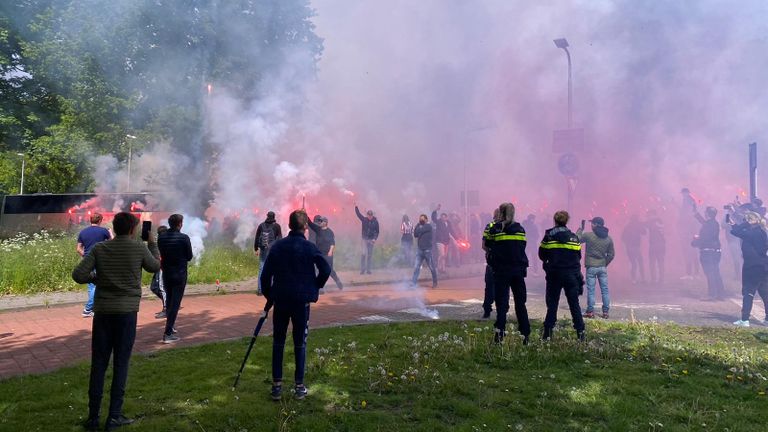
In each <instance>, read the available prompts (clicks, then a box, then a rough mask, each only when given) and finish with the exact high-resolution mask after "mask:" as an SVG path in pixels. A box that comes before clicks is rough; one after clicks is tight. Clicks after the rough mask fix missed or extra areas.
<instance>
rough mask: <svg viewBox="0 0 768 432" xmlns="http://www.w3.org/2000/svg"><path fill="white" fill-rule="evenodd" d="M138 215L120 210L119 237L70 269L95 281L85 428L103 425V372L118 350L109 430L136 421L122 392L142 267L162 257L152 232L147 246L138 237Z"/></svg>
mask: <svg viewBox="0 0 768 432" xmlns="http://www.w3.org/2000/svg"><path fill="white" fill-rule="evenodd" d="M138 223H139V220H138V219H137V218H136V217H135V216H133V215H132V214H130V213H124V212H123V213H118V214H116V215H115V218H114V220H113V222H112V226H113V228H114V230H115V238H114V239H112V240H108V241H104V242H101V243H98V244H96V245H95V246H93V249H92V250H91V251H90V253H88V254H86V255H85V256H84V257H83V259H82V260H81V261H80V263H79V264H78V265H77V267H75V269H74V270H73V271H72V279H74V280H75V282H77V283H96V284H97V285H98V287H99V289H98V290H96V296H95V298H94V306H93V311H94V316H93V332H92V336H91V374H90V382H89V385H88V420H86V423H85V425H84V426H85V428H86V430H97V429H98V428H99V411H100V410H101V396H102V393H103V391H104V375H105V374H106V372H107V367H109V359H110V357H111V356H112V355H114V361H113V374H112V387H111V389H110V400H109V417H108V418H107V422H106V426H105V428H106V430H112V429H114V428H117V427H120V426H124V425H128V424H131V423H133V420H132V419H129V418H126V417H125V416H124V415H123V413H122V410H123V396H124V394H125V383H126V381H127V379H128V363H129V362H130V358H131V351H132V349H133V343H134V341H135V339H136V315H137V312H138V311H139V300H140V299H141V270H142V269H144V270H146V271H148V272H152V273H154V272H157V271H158V270H160V261H158V260H157V258H156V257H158V256H159V254H158V251H157V245H156V244H155V242H154V240H153V239H152V238H151V237H150V238H148V242H147V244H146V245H145V244H144V243H142V242H140V241H138V240H137V239H136V238H135V237H134V233H135V231H136V227H137V226H138Z"/></svg>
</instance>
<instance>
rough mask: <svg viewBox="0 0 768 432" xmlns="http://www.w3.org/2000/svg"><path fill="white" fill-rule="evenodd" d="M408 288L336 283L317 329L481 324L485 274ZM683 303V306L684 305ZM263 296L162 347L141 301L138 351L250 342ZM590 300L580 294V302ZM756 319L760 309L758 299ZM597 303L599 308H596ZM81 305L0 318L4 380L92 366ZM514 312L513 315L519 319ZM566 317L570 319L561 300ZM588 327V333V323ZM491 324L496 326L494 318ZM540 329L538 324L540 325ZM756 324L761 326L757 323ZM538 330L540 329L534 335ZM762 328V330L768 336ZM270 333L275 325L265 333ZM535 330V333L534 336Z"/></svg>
mask: <svg viewBox="0 0 768 432" xmlns="http://www.w3.org/2000/svg"><path fill="white" fill-rule="evenodd" d="M527 284H528V301H527V306H528V310H529V315H530V316H531V319H534V320H538V321H539V322H540V320H541V319H542V318H543V316H544V312H545V306H544V296H543V292H544V281H543V278H541V277H529V278H528V279H527ZM422 286H423V287H424V288H419V289H415V290H413V289H408V288H406V285H405V284H402V283H396V284H372V285H358V286H352V287H348V288H345V289H344V290H343V291H338V290H336V288H335V287H333V286H332V284H331V286H330V287H328V288H327V293H326V294H324V295H323V296H321V298H320V301H319V302H318V303H317V304H316V305H313V306H312V318H311V326H312V327H323V326H340V325H356V324H364V323H373V322H389V321H413V320H426V319H431V318H434V316H433V314H434V313H435V312H437V314H439V317H440V319H479V318H480V314H481V306H480V303H482V300H481V299H482V296H483V288H482V287H483V281H482V278H481V277H479V276H475V277H470V278H463V279H460V278H456V279H449V280H443V281H441V282H440V286H439V287H438V288H437V289H431V288H427V287H428V286H429V283H423V284H422ZM612 296H613V298H614V304H613V307H612V309H611V319H612V320H629V319H637V320H654V321H660V322H664V321H673V322H677V323H682V324H691V325H712V326H727V325H731V324H730V323H731V322H732V321H733V320H734V319H736V317H737V316H738V313H739V310H740V304H741V303H740V302H741V300H740V299H737V298H735V297H734V298H731V299H728V300H727V301H720V302H706V301H700V300H696V299H694V298H690V297H688V298H686V297H681V296H680V294H677V295H676V296H673V295H672V294H670V293H668V292H667V291H663V292H662V291H659V292H652V291H649V290H645V291H642V292H640V291H637V290H635V289H632V290H626V291H621V290H615V291H613V292H612ZM681 300H683V302H682V303H681ZM264 302H265V301H264V298H263V297H260V296H256V295H255V294H253V293H232V294H226V295H216V294H209V295H198V296H190V297H185V300H184V304H183V309H182V310H181V312H180V313H179V318H178V323H177V328H178V330H179V335H180V337H181V338H182V340H181V341H180V342H178V343H176V344H173V345H164V344H162V343H160V340H161V338H162V333H163V328H164V324H165V321H164V320H158V319H155V318H154V314H155V312H157V311H159V310H160V303H159V301H158V300H156V299H154V298H149V299H145V300H144V301H142V304H141V310H140V312H139V324H138V332H137V337H136V345H135V352H137V353H148V352H154V351H159V350H163V349H169V348H171V347H176V346H189V345H195V344H203V343H207V342H211V341H217V340H226V339H233V338H242V337H248V336H250V335H251V334H252V332H253V327H254V325H255V324H256V321H257V319H258V313H259V311H260V310H261V309H262V308H263V306H264ZM584 302H585V299H584V298H583V297H582V304H583V303H584ZM756 303H757V304H755V308H754V310H755V314H760V313H761V311H762V304H760V303H759V302H756ZM598 304H599V303H598ZM80 308H81V305H80V304H79V302H78V304H74V305H65V306H58V307H52V308H35V309H25V310H18V311H10V312H4V313H0V379H2V378H8V377H11V376H17V375H23V374H29V373H41V372H46V371H51V370H55V369H58V368H60V367H62V366H67V365H72V364H76V363H78V362H82V361H87V360H88V359H89V357H90V337H91V319H89V318H82V317H80V310H81V309H80ZM513 311H514V309H512V310H511V311H510V314H511V315H514V312H513ZM559 317H560V319H568V312H567V305H566V304H565V300H564V299H562V301H561V304H560V313H559ZM587 322H588V324H587V325H588V327H587V329H589V321H587ZM488 325H490V321H488ZM538 326H540V324H538ZM756 327H757V326H756ZM539 330H540V329H539V328H537V325H534V332H538V331H539ZM765 330H766V328H765V327H758V328H757V331H765ZM270 332H271V323H270V324H268V325H267V326H265V328H264V333H265V334H269V333H270ZM535 334H536V333H534V335H535Z"/></svg>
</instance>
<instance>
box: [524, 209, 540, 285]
mask: <svg viewBox="0 0 768 432" xmlns="http://www.w3.org/2000/svg"><path fill="white" fill-rule="evenodd" d="M520 225H522V226H523V229H524V230H525V235H526V237H530V238H532V239H539V238H540V237H541V234H540V232H539V227H538V225H536V215H535V214H533V213H531V214H529V215H528V217H526V218H525V220H524V221H522V222H520ZM526 248H527V249H526V250H525V253H526V255H527V254H530V255H534V256H535V255H536V243H535V242H531V243H527V246H526ZM530 265H531V267H532V268H533V274H534V275H537V276H538V274H539V265H538V264H537V262H536V260H533V262H532V263H530Z"/></svg>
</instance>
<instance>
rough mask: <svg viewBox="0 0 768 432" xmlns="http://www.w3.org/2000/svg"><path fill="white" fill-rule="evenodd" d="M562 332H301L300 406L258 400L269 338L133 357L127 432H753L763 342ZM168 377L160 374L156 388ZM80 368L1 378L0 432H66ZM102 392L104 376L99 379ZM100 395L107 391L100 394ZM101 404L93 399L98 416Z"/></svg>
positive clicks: (83, 394)
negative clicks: (304, 394) (528, 336)
mask: <svg viewBox="0 0 768 432" xmlns="http://www.w3.org/2000/svg"><path fill="white" fill-rule="evenodd" d="M588 331H589V333H588V335H589V336H588V341H587V342H586V343H580V342H579V341H577V340H576V339H575V337H574V334H573V331H572V330H571V329H570V328H569V324H568V323H566V322H561V323H560V326H559V327H558V329H557V331H556V333H555V339H553V340H552V341H550V342H542V341H539V340H532V341H531V344H530V345H528V346H523V345H522V343H521V339H520V338H519V337H516V336H513V334H512V332H511V331H510V335H509V337H508V338H507V339H506V340H505V341H504V343H502V344H500V345H495V344H492V343H491V339H492V331H491V329H490V327H489V325H488V323H487V322H474V321H470V322H427V323H411V324H387V325H375V326H362V327H361V326H354V327H343V328H330V329H321V330H314V331H312V333H311V334H310V337H309V346H308V350H307V352H308V363H307V375H306V380H307V381H306V383H307V385H308V387H309V389H310V395H309V396H308V398H307V399H306V400H304V401H296V400H294V399H292V398H291V394H290V388H291V386H292V376H293V368H292V361H291V359H292V358H293V356H292V354H291V353H290V346H291V345H292V344H290V343H289V344H287V345H288V346H287V347H286V348H287V350H288V352H286V356H285V359H286V368H285V370H284V377H285V379H286V380H285V385H284V389H285V393H286V394H285V395H284V397H283V399H282V401H281V402H278V403H273V402H271V401H269V398H268V390H269V383H270V381H271V380H270V356H271V349H272V344H271V340H270V338H269V337H260V338H259V339H258V340H257V342H256V346H255V348H254V350H253V352H252V354H251V357H250V361H249V364H248V366H247V368H246V370H245V372H244V374H243V377H242V379H241V381H240V386H239V387H238V388H237V390H236V391H232V390H231V385H232V380H233V378H234V375H235V372H236V371H237V368H238V367H239V365H240V361H241V360H242V356H243V354H244V351H245V348H246V346H247V342H248V339H247V338H246V339H242V340H239V341H234V342H222V343H214V344H209V345H203V346H198V347H191V348H183V349H177V350H173V351H167V352H162V353H158V354H150V355H147V356H134V359H133V360H132V365H131V372H130V377H129V382H128V390H127V394H126V396H127V399H126V404H125V412H126V414H128V415H130V416H136V417H137V418H138V419H139V420H138V422H137V423H136V424H135V425H133V426H131V428H130V429H131V430H136V431H165V430H175V431H207V432H212V431H256V430H280V431H288V430H294V431H327V430H341V431H380V430H391V431H395V430H409V431H442V430H445V431H453V430H459V431H486V430H487V431H500V430H501V431H506V430H511V431H691V430H696V431H699V430H701V431H706V430H716V431H763V430H765V424H766V421H768V410H766V409H765V404H766V402H768V399H766V395H765V392H766V388H767V387H768V384H766V376H768V364H767V363H766V362H767V361H768V360H767V359H768V345H767V344H766V341H765V337H764V336H765V333H766V332H765V331H754V330H752V331H743V330H737V329H711V328H704V329H702V328H693V327H678V326H674V325H659V324H655V323H647V324H637V325H632V324H622V323H602V322H594V323H593V322H590V326H589V329H588ZM169 371H172V372H173V373H172V377H169ZM87 381H88V364H85V363H84V364H81V365H79V366H76V367H72V368H67V369H63V370H61V371H58V372H55V373H51V374H45V375H40V376H26V377H18V378H13V379H9V380H5V381H0V429H3V430H62V431H67V430H78V423H79V422H81V421H83V420H84V416H85V414H86V412H87ZM106 382H107V383H109V378H108V379H107V380H106ZM106 395H108V392H105V397H106ZM106 405H107V401H104V406H105V407H106Z"/></svg>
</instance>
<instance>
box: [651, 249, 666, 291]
mask: <svg viewBox="0 0 768 432" xmlns="http://www.w3.org/2000/svg"><path fill="white" fill-rule="evenodd" d="M665 255H666V251H664V250H653V249H649V250H648V271H649V272H650V273H651V282H654V283H657V284H663V283H664V258H665Z"/></svg>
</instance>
